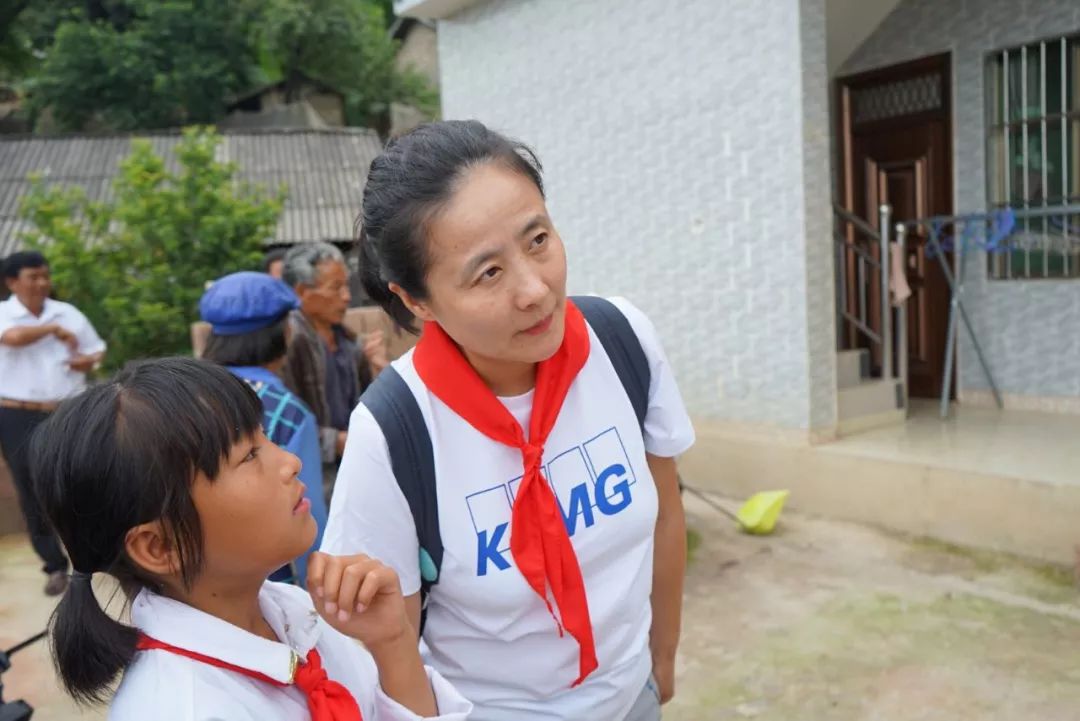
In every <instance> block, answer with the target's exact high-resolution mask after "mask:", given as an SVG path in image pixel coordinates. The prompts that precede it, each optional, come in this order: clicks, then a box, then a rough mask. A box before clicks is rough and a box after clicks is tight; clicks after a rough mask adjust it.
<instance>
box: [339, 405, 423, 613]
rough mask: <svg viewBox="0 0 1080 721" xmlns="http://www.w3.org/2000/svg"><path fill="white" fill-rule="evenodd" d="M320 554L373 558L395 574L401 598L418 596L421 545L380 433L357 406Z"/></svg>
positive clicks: (363, 408) (368, 413) (366, 410)
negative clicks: (402, 596) (355, 555)
mask: <svg viewBox="0 0 1080 721" xmlns="http://www.w3.org/2000/svg"><path fill="white" fill-rule="evenodd" d="M321 550H322V551H323V552H325V553H329V554H333V555H340V556H347V555H353V554H357V553H363V554H366V555H368V556H371V557H372V558H377V559H378V560H380V561H382V562H383V563H385V564H386V565H388V566H390V567H391V568H393V569H394V570H395V571H396V572H397V574H398V577H399V578H400V579H401V591H402V593H403V594H405V595H406V596H411V595H413V594H414V593H417V592H418V591H419V590H420V544H419V542H418V541H417V539H416V525H415V524H414V523H413V518H412V512H411V511H410V510H409V502H408V501H406V500H405V495H404V494H403V493H402V492H401V489H400V488H399V487H398V484H397V479H396V478H395V477H394V471H393V469H392V468H391V465H390V451H389V450H388V449H387V446H386V438H385V437H384V436H383V433H382V429H381V428H379V424H378V423H377V422H376V421H375V418H374V417H373V416H372V415H371V412H370V411H368V409H367V408H366V407H365V406H363V405H362V404H361V405H358V406H357V407H356V409H355V410H354V411H353V413H352V417H351V418H350V419H349V437H348V441H347V442H346V443H345V453H344V455H343V456H342V458H341V467H340V468H339V469H338V475H337V481H336V482H335V484H334V494H333V498H332V499H331V502H330V514H329V517H328V519H327V523H326V531H325V532H324V533H323V541H322V549H321Z"/></svg>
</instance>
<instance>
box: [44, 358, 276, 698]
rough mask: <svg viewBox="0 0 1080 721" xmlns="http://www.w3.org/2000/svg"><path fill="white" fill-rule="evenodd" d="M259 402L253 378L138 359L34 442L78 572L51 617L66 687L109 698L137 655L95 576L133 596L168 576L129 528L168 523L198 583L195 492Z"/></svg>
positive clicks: (258, 418)
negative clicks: (141, 563)
mask: <svg viewBox="0 0 1080 721" xmlns="http://www.w3.org/2000/svg"><path fill="white" fill-rule="evenodd" d="M262 416H263V409H262V404H261V403H260V401H259V399H258V397H257V396H256V395H255V393H254V392H253V391H252V390H251V388H250V387H248V385H247V384H246V383H244V382H243V381H242V380H240V379H239V378H236V377H235V376H234V375H233V374H232V373H230V372H229V371H227V370H226V369H224V368H222V367H220V366H217V365H214V364H213V363H209V362H206V361H199V360H195V359H192V358H164V359H158V360H148V361H141V362H138V363H135V364H132V365H130V366H128V367H127V368H125V369H124V370H123V371H122V372H120V373H119V374H118V375H117V376H116V377H115V378H114V379H113V380H111V381H109V382H107V383H103V384H101V385H97V386H93V387H91V388H90V389H88V390H86V391H84V392H83V393H81V394H80V395H78V396H76V397H75V398H72V399H70V400H68V401H65V402H64V403H63V404H61V406H60V408H59V409H58V410H57V411H56V412H55V413H54V414H53V415H52V417H51V418H49V419H48V420H47V421H46V422H45V423H43V424H42V426H41V427H40V428H39V429H38V430H37V432H36V433H35V434H34V437H33V439H32V441H31V443H32V446H31V452H30V457H31V459H32V463H33V466H32V472H33V482H34V485H33V488H34V491H35V492H36V494H37V497H38V500H39V502H40V503H41V506H42V508H43V510H44V512H45V515H46V516H47V517H48V519H49V521H50V523H51V524H52V525H53V527H54V528H55V529H56V531H57V533H58V534H59V536H60V538H61V540H62V541H63V542H64V546H65V548H66V549H67V552H68V556H69V557H70V558H71V563H72V566H73V568H74V570H75V573H74V574H73V576H72V582H71V584H70V585H69V587H68V590H67V592H66V593H65V595H64V597H63V598H62V599H61V601H60V604H59V605H58V606H57V608H56V610H55V611H54V612H53V616H52V620H51V622H50V631H51V640H52V647H53V658H54V660H55V663H56V667H57V670H58V672H59V675H60V678H61V680H62V681H63V683H64V686H65V688H66V689H67V691H68V693H70V694H71V695H72V696H73V697H74V698H75V699H76V700H78V701H80V702H82V703H91V702H101V701H103V700H104V699H105V697H106V696H107V694H108V690H109V687H110V684H111V683H112V681H113V680H114V679H115V678H116V676H117V674H118V673H120V672H121V671H123V670H124V669H125V668H126V667H127V666H128V664H129V663H130V662H131V659H132V657H133V656H134V654H135V643H136V641H137V640H138V631H137V630H136V629H134V628H132V627H130V626H127V625H125V624H122V623H119V622H118V621H115V620H113V619H112V618H111V617H109V616H108V615H107V614H106V613H105V611H104V610H103V609H102V608H101V606H100V605H99V604H98V602H97V599H96V598H95V596H94V592H93V589H92V588H91V585H90V581H89V578H88V575H89V574H92V573H97V572H105V573H108V574H109V575H111V576H113V577H115V578H116V579H117V580H118V581H119V582H120V586H121V588H122V589H123V591H124V593H125V595H126V596H127V598H128V600H129V601H130V600H132V599H134V597H135V596H136V595H137V594H138V592H139V591H140V590H141V589H142V588H144V587H149V588H151V589H153V590H157V591H160V590H161V588H160V583H159V582H158V581H157V580H155V579H154V578H153V577H151V576H150V574H148V573H147V572H146V571H145V570H143V569H141V568H140V567H138V566H137V565H136V564H135V563H134V562H133V561H132V560H131V559H130V558H128V557H127V554H126V552H125V539H126V536H127V532H128V531H129V530H130V529H131V528H133V527H135V526H138V525H140V524H143V523H149V522H152V521H160V522H161V523H162V525H163V527H164V530H165V532H166V533H167V534H168V535H169V540H170V541H171V542H172V543H173V544H174V546H175V549H176V552H177V556H178V559H179V565H180V571H181V577H182V581H183V583H184V585H185V586H188V587H190V586H191V583H192V582H193V581H194V579H195V577H196V576H197V575H198V572H199V569H200V566H201V563H202V552H203V548H202V527H201V525H200V523H199V515H198V512H197V511H196V509H195V505H194V502H193V500H192V496H191V486H192V483H193V482H194V479H195V476H196V474H197V473H199V472H201V473H203V474H205V475H206V476H207V477H208V478H210V479H214V478H217V476H218V472H219V471H220V470H221V464H222V463H223V461H224V460H225V458H226V457H227V456H228V454H229V451H230V449H231V448H232V447H233V446H234V445H235V444H236V443H237V442H239V441H240V440H242V439H243V438H247V437H250V436H251V435H252V434H253V433H255V432H256V430H257V429H258V427H259V424H260V423H261V422H262Z"/></svg>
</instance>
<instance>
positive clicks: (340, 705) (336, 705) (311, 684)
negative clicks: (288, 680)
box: [294, 649, 360, 721]
mask: <svg viewBox="0 0 1080 721" xmlns="http://www.w3.org/2000/svg"><path fill="white" fill-rule="evenodd" d="M294 683H295V684H296V687H297V688H299V689H300V690H301V691H303V692H304V696H306V697H307V702H308V709H309V710H310V711H311V719H312V721H353V720H354V719H355V720H356V721H360V708H359V706H357V704H356V699H354V698H353V696H352V694H351V693H349V690H348V689H347V688H345V687H344V686H342V685H341V684H340V683H338V682H337V681H331V680H330V678H329V677H328V676H327V675H326V671H325V670H324V669H323V667H322V658H321V657H320V656H319V652H318V651H316V650H315V649H311V651H310V652H308V655H307V661H306V662H305V663H304V664H303V665H302V666H300V668H298V669H296V677H295V679H294Z"/></svg>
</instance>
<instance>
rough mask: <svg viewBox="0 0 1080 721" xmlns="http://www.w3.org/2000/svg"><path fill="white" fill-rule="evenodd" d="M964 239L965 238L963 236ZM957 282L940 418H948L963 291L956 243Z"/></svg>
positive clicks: (961, 248) (961, 251)
mask: <svg viewBox="0 0 1080 721" xmlns="http://www.w3.org/2000/svg"><path fill="white" fill-rule="evenodd" d="M965 238H966V236H965ZM955 245H956V261H957V280H956V285H955V286H954V287H953V292H952V300H951V302H950V303H949V329H948V331H947V332H946V333H945V371H944V375H943V377H942V379H941V417H942V418H948V417H949V396H950V395H951V391H952V379H953V370H954V368H953V367H954V366H955V365H956V314H957V312H958V311H959V309H960V293H961V292H963V290H964V257H965V256H964V245H966V242H965V241H961V242H959V243H956V244H955ZM946 265H947V264H946Z"/></svg>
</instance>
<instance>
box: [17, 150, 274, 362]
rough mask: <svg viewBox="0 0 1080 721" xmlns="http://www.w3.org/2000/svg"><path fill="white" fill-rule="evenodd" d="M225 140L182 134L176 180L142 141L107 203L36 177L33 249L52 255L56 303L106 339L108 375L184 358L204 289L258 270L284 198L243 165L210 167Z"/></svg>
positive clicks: (30, 201) (30, 209) (28, 205)
mask: <svg viewBox="0 0 1080 721" xmlns="http://www.w3.org/2000/svg"><path fill="white" fill-rule="evenodd" d="M218 142H219V138H218V137H217V136H216V135H215V134H214V133H213V132H212V131H208V130H204V129H189V130H187V131H185V133H184V136H183V139H182V140H181V142H180V143H179V144H178V145H177V146H176V149H175V157H176V160H177V163H178V169H177V170H175V171H173V170H170V169H169V168H168V166H167V164H166V161H165V159H164V158H162V157H159V156H158V155H156V154H155V153H154V152H153V150H152V149H151V147H150V144H149V143H148V142H146V141H142V140H136V141H134V142H133V143H132V149H131V154H130V155H129V156H128V157H127V158H126V159H125V160H124V161H123V162H122V164H121V170H120V174H119V175H118V176H117V178H116V180H115V182H114V185H113V197H112V199H111V200H108V201H105V202H91V201H89V200H88V199H87V198H86V195H85V193H84V192H82V190H81V188H78V187H68V188H63V187H49V186H47V185H46V184H45V182H44V181H43V180H42V179H40V178H38V179H35V181H34V187H33V189H32V191H31V192H30V193H29V194H28V195H27V196H26V197H25V198H24V201H23V205H22V209H21V212H22V215H23V217H25V218H27V219H29V220H30V221H31V222H32V223H33V224H34V226H35V228H36V230H35V231H34V232H32V233H30V234H29V235H28V236H27V238H26V240H27V241H28V243H29V244H30V245H31V246H32V247H37V248H40V249H41V250H42V251H43V252H45V253H46V255H47V257H48V258H49V263H50V266H51V270H52V275H53V281H54V284H55V287H56V291H57V294H58V295H59V296H60V297H61V298H63V299H64V300H67V301H69V302H71V303H74V304H75V305H76V306H77V307H78V308H79V309H80V310H82V311H83V312H84V313H86V315H87V316H88V317H89V318H90V320H91V321H92V322H93V323H94V326H95V327H96V328H97V329H98V331H99V332H100V333H101V335H102V337H103V338H105V339H106V341H107V342H108V344H109V352H108V357H107V365H108V367H111V368H116V367H119V366H121V365H123V363H125V362H126V361H128V360H132V359H135V358H145V357H154V356H161V355H174V354H183V353H187V352H188V351H189V349H190V335H189V328H190V324H191V323H192V322H193V321H194V320H196V319H197V318H198V300H199V297H200V296H201V295H202V293H203V290H204V288H205V285H206V282H207V281H209V280H213V279H214V278H218V277H220V276H222V275H224V274H227V273H231V272H234V271H238V270H244V269H251V268H253V267H256V266H257V264H258V263H259V261H260V258H261V252H260V248H261V245H262V241H263V240H264V239H266V238H268V237H270V235H271V234H272V233H273V231H274V227H275V225H276V223H277V219H278V216H279V215H280V212H281V207H282V202H283V200H284V193H283V191H278V192H277V193H273V194H271V193H269V192H268V191H266V190H265V189H261V188H254V187H250V186H246V185H244V184H241V183H238V182H237V180H236V177H235V172H236V169H235V167H234V166H233V165H232V164H230V163H221V162H218V161H216V160H215V159H214V153H215V148H216V147H217V145H218Z"/></svg>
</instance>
